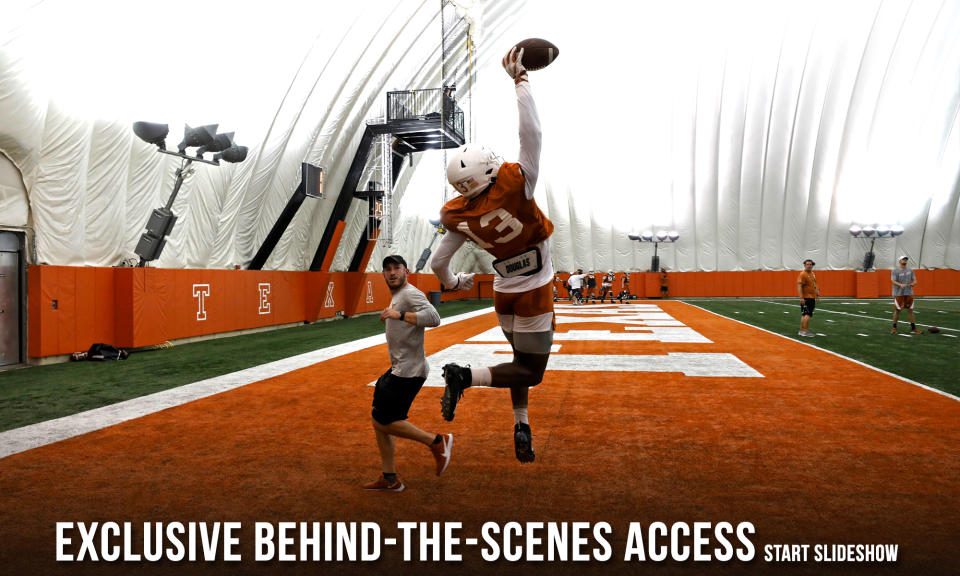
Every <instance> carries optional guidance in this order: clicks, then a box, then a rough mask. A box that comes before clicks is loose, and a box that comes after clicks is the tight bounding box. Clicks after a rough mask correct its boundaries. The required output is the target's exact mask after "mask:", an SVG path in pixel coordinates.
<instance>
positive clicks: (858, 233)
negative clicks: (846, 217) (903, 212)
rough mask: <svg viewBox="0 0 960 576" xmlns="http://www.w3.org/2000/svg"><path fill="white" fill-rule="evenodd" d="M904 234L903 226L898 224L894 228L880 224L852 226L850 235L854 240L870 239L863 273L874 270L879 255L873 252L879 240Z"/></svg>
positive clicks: (864, 258) (864, 259) (864, 256)
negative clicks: (874, 263)
mask: <svg viewBox="0 0 960 576" xmlns="http://www.w3.org/2000/svg"><path fill="white" fill-rule="evenodd" d="M901 234H903V226H901V225H899V224H896V225H893V226H890V225H887V224H879V225H877V226H872V225H870V224H866V225H864V226H860V225H859V224H853V225H851V226H850V235H851V236H853V237H854V238H860V237H863V238H869V239H870V248H869V249H868V250H867V252H866V253H865V254H864V255H863V271H864V272H866V271H868V270H871V269H872V268H873V262H874V260H876V258H877V255H876V254H875V253H874V252H873V246H874V244H876V242H877V238H885V237H890V238H896V237H897V236H899V235H901Z"/></svg>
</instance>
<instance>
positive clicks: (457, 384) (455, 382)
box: [440, 364, 472, 422]
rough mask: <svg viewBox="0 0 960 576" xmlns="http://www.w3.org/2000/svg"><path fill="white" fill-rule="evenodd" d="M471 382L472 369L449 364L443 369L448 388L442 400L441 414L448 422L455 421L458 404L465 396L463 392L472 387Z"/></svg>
mask: <svg viewBox="0 0 960 576" xmlns="http://www.w3.org/2000/svg"><path fill="white" fill-rule="evenodd" d="M471 380H472V376H471V374H470V368H468V367H466V366H457V365H456V364H447V365H446V366H444V367H443V381H444V382H445V383H446V387H444V389H443V397H442V398H440V412H441V413H442V414H443V419H444V420H446V421H447V422H452V421H453V417H454V415H455V414H456V412H457V402H459V401H460V398H461V397H462V396H463V391H464V390H466V389H467V388H469V387H470V382H471Z"/></svg>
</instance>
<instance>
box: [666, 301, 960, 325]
mask: <svg viewBox="0 0 960 576" xmlns="http://www.w3.org/2000/svg"><path fill="white" fill-rule="evenodd" d="M755 302H764V303H766V304H776V305H777V306H795V304H787V303H786V302H773V301H771V300H755ZM684 304H687V302H684ZM690 305H691V306H693V304H690ZM697 308H699V306H697ZM816 311H817V312H826V313H827V314H842V315H843V316H853V317H854V318H867V319H868V320H883V321H884V322H893V319H892V318H877V317H876V316H864V314H866V312H863V311H860V314H851V313H849V312H840V311H839V310H826V309H824V308H817V309H816ZM761 314H763V312H761ZM718 316H719V314H718ZM724 318H726V316H724ZM827 322H833V320H827ZM917 326H926V327H928V328H929V327H930V326H933V324H921V323H920V322H917ZM940 329H941V330H950V331H951V332H960V330H958V329H956V328H943V327H941V328H940Z"/></svg>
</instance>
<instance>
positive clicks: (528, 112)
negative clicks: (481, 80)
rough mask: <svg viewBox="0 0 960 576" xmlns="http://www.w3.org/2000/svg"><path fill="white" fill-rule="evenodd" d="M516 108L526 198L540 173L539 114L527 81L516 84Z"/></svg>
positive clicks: (520, 161) (528, 197)
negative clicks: (518, 117) (518, 119)
mask: <svg viewBox="0 0 960 576" xmlns="http://www.w3.org/2000/svg"><path fill="white" fill-rule="evenodd" d="M517 108H518V109H519V112H520V122H519V124H520V159H519V161H518V162H519V164H520V170H521V171H522V172H523V178H524V180H526V190H525V192H526V196H527V200H530V199H531V198H533V191H534V189H535V188H536V187H537V177H538V176H539V175H540V145H541V143H542V135H541V134H540V115H539V114H538V113H537V104H536V102H534V101H533V92H531V90H530V83H529V82H520V83H519V84H517Z"/></svg>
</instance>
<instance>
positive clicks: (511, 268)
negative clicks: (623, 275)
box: [431, 47, 573, 462]
mask: <svg viewBox="0 0 960 576" xmlns="http://www.w3.org/2000/svg"><path fill="white" fill-rule="evenodd" d="M502 64H503V68H504V70H506V72H507V74H508V75H509V76H510V79H511V81H512V83H513V85H514V91H515V92H516V96H517V109H518V112H519V133H520V134H519V136H520V153H519V158H518V160H517V162H516V163H514V162H504V161H503V160H502V159H501V158H500V157H499V156H497V155H496V154H494V153H493V151H492V150H490V149H489V148H486V147H484V146H480V145H479V144H474V143H470V144H465V145H463V146H461V147H460V148H459V149H457V151H456V152H454V153H453V154H452V155H451V157H450V160H449V163H448V164H447V180H448V181H449V182H450V184H451V185H452V186H453V187H454V188H455V189H456V190H457V192H458V193H459V194H458V196H457V197H456V198H453V199H451V200H450V201H448V202H447V203H446V204H444V205H443V208H442V209H441V211H440V221H441V222H443V225H444V226H446V228H447V230H449V232H448V233H447V235H446V236H444V237H443V240H441V241H440V246H439V247H438V248H437V252H436V254H434V256H433V262H432V264H431V266H432V268H433V272H434V273H435V274H436V275H437V277H438V278H439V279H440V282H441V283H442V284H443V285H444V286H445V287H447V288H448V289H453V290H466V289H469V288H470V287H471V286H472V285H473V274H470V273H464V272H460V273H459V274H453V273H452V272H450V269H449V265H450V259H451V257H452V256H453V255H454V253H455V252H456V251H457V250H458V249H459V248H460V246H462V245H463V243H464V242H466V241H467V239H470V240H473V242H474V243H476V245H477V246H479V247H480V248H482V249H484V250H486V251H487V252H488V253H490V254H491V255H493V257H494V258H496V260H494V261H493V268H494V270H496V272H497V274H496V276H495V277H494V279H493V307H494V309H495V310H496V313H497V320H498V322H499V323H500V328H502V329H503V334H504V336H506V338H507V341H508V342H510V347H511V348H512V349H513V361H512V362H504V363H501V364H497V365H496V366H491V367H480V368H471V367H469V366H459V365H457V364H452V363H451V364H447V365H446V366H444V367H443V379H444V382H445V384H446V387H445V388H444V391H443V398H442V399H441V401H440V409H441V412H442V414H443V418H444V420H447V421H448V422H449V421H451V420H453V418H454V415H455V411H456V409H457V403H458V402H459V400H460V397H461V396H463V391H464V390H466V389H467V388H469V387H471V386H491V387H493V388H506V389H508V390H510V400H511V403H512V405H513V422H514V425H513V445H514V451H515V452H516V456H517V460H519V461H520V462H533V461H534V458H535V454H534V450H533V433H532V432H531V431H530V422H529V416H528V412H527V405H528V401H529V390H530V388H531V387H533V386H536V385H537V384H539V383H540V382H541V381H542V380H543V374H544V372H545V371H546V369H547V362H548V361H549V360H550V350H551V346H552V344H553V327H554V317H553V299H552V298H551V296H552V294H553V289H552V288H551V286H550V285H551V284H552V282H553V264H552V263H551V261H550V235H551V234H553V223H552V222H550V219H549V218H547V216H546V215H545V214H544V213H543V212H542V211H541V210H540V208H539V207H538V206H537V202H536V201H535V200H534V197H533V193H534V190H535V189H536V185H537V177H538V175H539V173H540V148H541V140H542V134H541V132H540V116H539V115H538V113H537V106H536V103H535V102H534V99H533V92H532V91H531V90H530V82H529V81H528V79H527V71H526V69H525V68H524V67H523V49H522V48H521V49H518V48H516V47H514V48H513V49H512V50H511V51H510V53H509V54H507V55H506V56H505V57H504V58H503V60H502ZM572 285H573V283H572V282H571V286H572Z"/></svg>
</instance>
